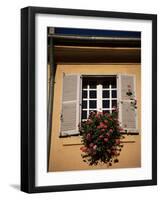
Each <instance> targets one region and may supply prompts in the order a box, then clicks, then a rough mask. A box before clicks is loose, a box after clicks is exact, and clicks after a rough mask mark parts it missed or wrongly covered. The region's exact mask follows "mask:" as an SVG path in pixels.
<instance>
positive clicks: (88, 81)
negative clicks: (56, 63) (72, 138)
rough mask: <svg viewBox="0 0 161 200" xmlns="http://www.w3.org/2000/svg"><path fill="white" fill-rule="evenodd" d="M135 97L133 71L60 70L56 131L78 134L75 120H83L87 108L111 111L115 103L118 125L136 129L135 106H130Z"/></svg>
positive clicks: (89, 110)
mask: <svg viewBox="0 0 161 200" xmlns="http://www.w3.org/2000/svg"><path fill="white" fill-rule="evenodd" d="M129 91H130V95H128V93H129ZM131 94H132V95H131ZM135 99H136V91H135V76H134V75H128V74H118V75H117V76H115V75H105V76H98V75H97V76H94V75H91V76H84V75H83V76H82V75H81V74H64V75H63V87H62V108H61V113H60V120H61V122H60V135H61V136H69V135H78V134H79V130H78V124H79V123H80V121H81V120H87V118H88V116H89V114H90V112H91V111H100V112H104V113H105V112H109V113H112V112H113V110H114V107H115V106H117V107H118V109H119V121H120V122H121V126H122V128H123V129H124V130H125V131H128V132H138V130H137V110H136V109H134V108H133V106H132V105H133V103H134V101H135Z"/></svg>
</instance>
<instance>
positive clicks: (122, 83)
mask: <svg viewBox="0 0 161 200" xmlns="http://www.w3.org/2000/svg"><path fill="white" fill-rule="evenodd" d="M119 79H120V80H119V85H118V88H119V92H120V108H119V109H120V111H119V117H120V122H121V126H122V128H123V129H124V130H127V131H128V132H131V131H137V111H136V109H135V108H134V107H133V106H132V104H131V102H133V100H131V99H134V98H135V99H136V97H135V95H136V91H135V77H134V76H133V75H125V74H121V75H120V76H119ZM129 91H130V92H132V95H127V92H129Z"/></svg>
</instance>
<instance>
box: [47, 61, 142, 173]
mask: <svg viewBox="0 0 161 200" xmlns="http://www.w3.org/2000/svg"><path fill="white" fill-rule="evenodd" d="M63 72H64V73H73V74H77V73H78V74H107V75H108V74H118V73H122V74H133V75H135V76H136V96H137V101H138V109H137V110H138V119H137V120H138V128H139V133H140V134H139V135H136V136H125V139H124V141H134V143H125V144H124V147H123V148H122V151H121V154H120V156H119V163H117V164H113V166H112V167H110V168H109V167H107V165H98V166H95V167H93V166H92V167H91V166H88V165H87V164H86V163H84V162H83V161H82V157H81V151H80V147H81V141H80V137H79V136H73V137H68V138H59V134H60V117H59V116H60V113H61V98H62V77H63ZM54 96H55V98H54V112H53V122H52V123H53V126H52V135H51V149H50V158H49V171H66V170H69V171H70V170H89V169H107V168H109V169H112V168H131V167H140V166H141V121H140V119H141V108H140V101H141V67H140V65H137V64H135V65H134V64H115V65H114V64H95V65H92V64H88V65H86V64H80V65H78V64H72V65H63V64H61V65H58V66H57V72H56V83H55V95H54Z"/></svg>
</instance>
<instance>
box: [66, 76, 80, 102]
mask: <svg viewBox="0 0 161 200" xmlns="http://www.w3.org/2000/svg"><path fill="white" fill-rule="evenodd" d="M76 99H77V76H76V75H65V76H64V78H63V102H64V101H73V100H76Z"/></svg>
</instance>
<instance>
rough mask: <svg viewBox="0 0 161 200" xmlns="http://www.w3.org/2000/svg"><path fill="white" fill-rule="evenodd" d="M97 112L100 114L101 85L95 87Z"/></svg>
mask: <svg viewBox="0 0 161 200" xmlns="http://www.w3.org/2000/svg"><path fill="white" fill-rule="evenodd" d="M97 110H98V111H99V112H102V85H97Z"/></svg>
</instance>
